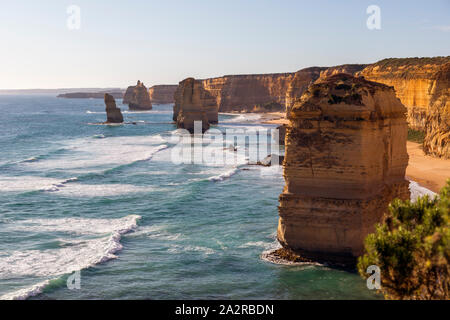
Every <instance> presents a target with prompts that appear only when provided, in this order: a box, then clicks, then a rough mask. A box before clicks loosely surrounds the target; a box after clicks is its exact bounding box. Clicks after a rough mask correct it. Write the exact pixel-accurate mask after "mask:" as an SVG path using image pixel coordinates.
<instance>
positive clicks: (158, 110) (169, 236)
mask: <svg viewBox="0 0 450 320" xmlns="http://www.w3.org/2000/svg"><path fill="white" fill-rule="evenodd" d="M117 102H118V107H120V108H121V109H122V110H127V107H126V106H124V105H122V104H121V101H120V100H119V101H117ZM0 110H1V112H2V115H3V116H2V118H1V119H0V148H1V150H2V151H3V152H2V153H1V155H0V203H1V204H0V298H2V299H10V298H28V299H377V298H380V297H379V296H377V295H375V294H374V293H373V292H371V291H369V290H368V289H367V287H366V284H365V281H364V280H362V279H361V278H360V277H359V276H358V275H357V274H353V273H348V272H345V271H339V270H333V269H329V268H325V267H321V266H312V265H301V266H298V265H292V266H289V265H277V264H273V263H269V262H267V261H264V260H263V259H261V254H262V253H263V252H264V251H267V250H269V249H271V248H275V247H276V246H277V243H276V240H275V233H276V228H277V222H278V212H277V205H278V196H279V194H280V193H281V191H282V188H283V184H284V182H283V178H282V175H281V170H277V169H276V168H275V170H274V169H273V168H263V167H257V166H245V159H238V160H237V161H238V163H237V164H235V165H222V166H209V165H201V164H196V165H193V164H174V163H173V162H172V161H171V152H172V150H173V148H174V145H173V143H171V141H170V139H169V137H170V135H171V133H172V132H173V131H174V130H175V127H174V125H173V124H171V123H170V122H171V117H172V106H171V105H155V106H154V109H153V110H152V111H149V112H143V113H139V112H124V118H125V121H127V122H135V123H136V125H120V126H96V125H89V123H99V122H102V121H104V120H105V117H106V116H105V114H104V105H103V101H102V100H94V99H92V100H82V99H57V98H55V97H52V96H44V95H41V96H0ZM257 119H259V117H258V116H255V115H249V116H248V117H246V116H245V115H231V114H225V115H220V122H221V123H222V124H219V125H218V126H217V127H216V128H218V129H224V128H229V127H242V128H247V127H249V126H254V127H266V128H273V127H274V126H272V125H261V124H256V123H252V121H256V120H257ZM243 169H246V170H243ZM76 270H81V277H80V279H81V283H80V289H79V290H77V289H74V290H69V289H68V288H67V286H66V280H67V278H68V277H69V275H70V274H72V272H73V271H76Z"/></svg>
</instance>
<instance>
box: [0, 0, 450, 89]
mask: <svg viewBox="0 0 450 320" xmlns="http://www.w3.org/2000/svg"><path fill="white" fill-rule="evenodd" d="M0 1H1V8H0V24H1V28H0V39H1V42H2V46H1V48H0V61H1V64H0V66H1V68H0V88H1V89H14V88H15V89H25V88H70V87H126V86H128V85H130V84H134V83H135V82H136V80H137V79H140V80H142V81H144V83H145V84H146V85H147V86H151V85H154V84H163V83H168V84H169V83H173V84H175V83H178V82H179V81H181V80H183V79H184V78H186V77H188V76H192V77H195V78H207V77H215V76H221V75H225V74H242V73H272V72H293V71H296V70H299V69H301V68H304V67H309V66H314V65H316V66H331V65H338V64H344V63H371V62H375V61H377V60H380V59H383V58H386V57H415V56H419V57H420V56H448V55H450V0H430V1H403V0H396V1H393V0H386V1H381V0H370V1H366V0H340V1H336V0H329V1H325V0H314V1H313V0H310V1H301V0H296V1H294V0H276V1H275V0H273V1H272V0H227V1H223V0H222V1H218V0H184V1H181V0H179V1H175V0H160V1H153V0H142V1H141V0H133V1H114V0H71V1H64V0H54V1H51V0H39V1H35V0H29V1H21V0H15V1H5V0H0ZM372 4H373V5H378V6H379V7H380V9H381V30H369V29H368V28H367V27H366V21H367V18H368V16H369V15H368V14H366V8H367V7H368V6H369V5H372ZM69 5H78V6H79V7H80V9H81V28H80V29H79V30H69V29H68V28H67V19H68V17H69V14H68V13H67V12H66V10H67V7H68V6H69Z"/></svg>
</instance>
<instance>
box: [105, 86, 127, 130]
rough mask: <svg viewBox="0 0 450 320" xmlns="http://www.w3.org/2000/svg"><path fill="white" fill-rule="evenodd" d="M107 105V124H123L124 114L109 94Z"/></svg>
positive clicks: (106, 94)
mask: <svg viewBox="0 0 450 320" xmlns="http://www.w3.org/2000/svg"><path fill="white" fill-rule="evenodd" d="M105 105H106V123H122V122H123V116H122V112H121V111H120V109H119V108H117V106H116V100H114V97H113V96H112V95H110V94H108V93H105Z"/></svg>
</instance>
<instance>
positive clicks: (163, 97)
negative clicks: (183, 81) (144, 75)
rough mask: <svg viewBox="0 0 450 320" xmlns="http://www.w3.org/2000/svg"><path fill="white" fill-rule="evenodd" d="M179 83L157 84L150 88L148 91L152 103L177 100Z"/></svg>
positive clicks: (165, 102)
mask: <svg viewBox="0 0 450 320" xmlns="http://www.w3.org/2000/svg"><path fill="white" fill-rule="evenodd" d="M177 88H178V85H176V84H175V85H170V84H163V85H156V86H153V87H151V88H150V89H148V93H149V96H150V101H151V102H152V104H167V103H174V102H175V98H174V95H175V91H176V90H177Z"/></svg>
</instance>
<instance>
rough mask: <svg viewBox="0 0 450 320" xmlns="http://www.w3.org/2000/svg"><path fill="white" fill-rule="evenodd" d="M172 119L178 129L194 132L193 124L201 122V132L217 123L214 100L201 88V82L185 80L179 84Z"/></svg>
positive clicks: (190, 79) (191, 79)
mask: <svg viewBox="0 0 450 320" xmlns="http://www.w3.org/2000/svg"><path fill="white" fill-rule="evenodd" d="M174 118H175V121H176V122H177V127H178V128H183V129H186V130H188V131H189V132H191V133H193V132H194V122H195V121H201V122H202V131H203V132H205V131H206V130H208V129H209V124H210V123H217V122H218V110H217V105H216V100H215V99H214V97H212V96H211V95H210V94H209V92H208V91H206V90H205V89H204V88H203V84H202V81H200V80H195V79H193V78H187V79H185V80H183V81H181V82H180V84H179V85H178V88H177V90H176V93H175V105H174Z"/></svg>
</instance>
